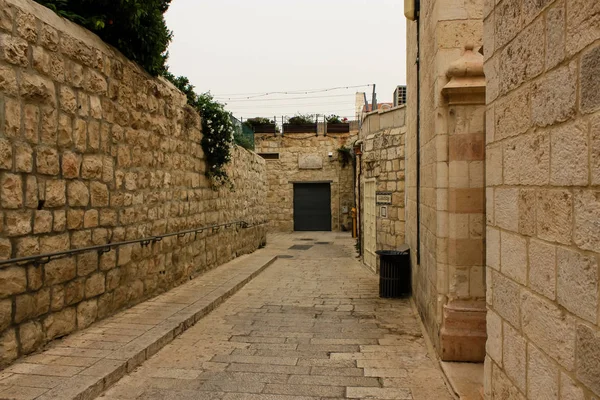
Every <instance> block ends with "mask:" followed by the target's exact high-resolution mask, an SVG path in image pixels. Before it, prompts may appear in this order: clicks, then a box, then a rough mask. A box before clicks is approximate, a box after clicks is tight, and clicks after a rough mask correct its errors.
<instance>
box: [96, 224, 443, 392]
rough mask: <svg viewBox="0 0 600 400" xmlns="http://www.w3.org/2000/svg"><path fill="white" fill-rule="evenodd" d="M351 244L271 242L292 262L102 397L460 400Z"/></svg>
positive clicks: (407, 317)
mask: <svg viewBox="0 0 600 400" xmlns="http://www.w3.org/2000/svg"><path fill="white" fill-rule="evenodd" d="M303 239H312V240H303ZM353 243H354V241H353V240H352V239H350V238H349V236H346V235H344V234H339V233H304V234H299V233H296V234H293V235H277V236H270V237H269V244H268V246H267V251H268V252H273V254H278V255H290V256H293V258H281V259H279V260H278V261H276V262H275V263H274V264H273V265H272V266H270V267H268V268H267V269H266V270H265V271H264V272H262V273H261V274H260V275H259V276H258V277H256V278H255V279H254V280H252V281H251V282H250V283H249V284H248V285H247V286H245V287H244V288H243V289H242V290H240V291H239V292H238V293H237V294H235V295H234V296H233V297H231V298H230V299H229V300H227V301H226V302H225V303H223V304H222V305H221V306H219V307H218V308H217V309H216V310H214V311H213V312H212V313H210V314H209V315H208V316H206V317H205V318H204V319H202V320H200V321H199V322H198V323H197V325H195V326H194V327H192V328H191V329H189V330H188V331H186V332H185V333H183V334H182V335H181V336H179V337H177V338H176V339H175V340H174V341H173V342H172V343H170V344H169V345H167V346H166V347H165V348H164V349H163V350H161V351H160V352H158V353H157V354H156V355H155V356H154V357H152V358H151V359H149V360H148V361H147V362H145V363H144V364H143V365H142V366H140V367H138V368H137V369H136V370H135V371H134V372H133V373H131V374H130V375H128V376H126V377H124V378H123V379H121V380H120V381H119V382H118V383H117V384H115V386H113V387H112V388H111V389H109V390H108V391H107V392H106V393H104V394H103V395H102V396H101V397H100V398H101V399H103V400H116V399H177V400H187V399H224V400H237V399H265V400H279V399H281V400H300V399H319V398H359V399H360V398H370V399H372V398H375V399H398V400H402V399H415V400H426V399H440V400H445V399H452V396H451V395H450V394H449V391H448V389H447V388H446V386H445V384H444V380H443V378H442V373H441V372H440V371H439V369H438V368H437V367H436V365H435V362H434V361H433V360H432V359H431V358H430V356H428V352H427V347H426V344H425V340H424V339H423V337H422V334H421V329H420V327H419V324H418V321H417V318H416V316H415V313H414V311H413V309H412V307H411V305H410V302H409V301H407V300H383V299H379V298H378V281H377V277H376V276H375V275H373V274H371V273H370V272H369V271H367V270H366V269H365V268H364V267H363V266H361V265H360V263H358V262H357V261H356V259H355V256H354V254H355V252H354V248H353ZM294 245H300V246H302V245H305V246H311V247H310V248H309V249H307V250H293V249H289V248H290V247H291V246H294Z"/></svg>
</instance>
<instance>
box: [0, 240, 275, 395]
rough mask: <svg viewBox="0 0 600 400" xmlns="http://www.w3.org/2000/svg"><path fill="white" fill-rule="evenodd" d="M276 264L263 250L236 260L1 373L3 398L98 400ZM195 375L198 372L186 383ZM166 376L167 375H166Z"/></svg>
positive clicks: (83, 331) (182, 373)
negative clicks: (115, 384)
mask: <svg viewBox="0 0 600 400" xmlns="http://www.w3.org/2000/svg"><path fill="white" fill-rule="evenodd" d="M276 259H277V256H276V255H275V254H273V253H272V252H269V251H266V250H259V251H257V252H255V253H254V254H251V255H246V256H242V257H239V258H237V259H235V260H233V261H231V262H229V263H227V264H225V265H222V266H220V267H218V268H216V269H214V270H211V271H209V272H207V273H205V274H203V275H201V276H199V277H197V278H195V279H193V280H191V281H190V282H187V283H185V284H183V285H181V286H179V287H177V288H174V289H172V290H171V291H169V292H167V293H164V294H162V295H159V296H158V297H155V298H153V299H150V300H148V301H146V302H143V303H141V304H138V305H136V306H134V307H132V308H130V309H128V310H125V311H122V312H120V313H118V314H116V315H114V316H112V317H109V318H107V319H105V320H103V321H99V322H97V323H95V324H93V325H92V326H90V327H89V328H87V329H84V330H82V331H79V332H76V333H73V334H71V335H69V336H67V337H65V338H64V339H62V340H59V341H56V342H54V343H51V344H50V345H49V346H48V347H47V348H46V349H45V350H44V351H42V352H40V353H38V354H34V355H31V356H28V357H25V358H23V359H21V360H19V361H18V362H17V363H15V364H13V365H11V366H10V367H8V368H6V369H5V370H3V371H2V372H0V399H20V400H21V399H22V400H30V399H37V400H51V399H52V400H60V399H64V400H73V399H77V400H80V399H81V400H83V399H93V398H95V397H96V396H98V395H99V394H100V393H102V391H104V390H106V389H108V388H109V387H110V386H111V385H113V384H114V383H115V382H117V381H119V379H121V378H122V377H123V376H125V375H126V374H127V373H128V372H131V371H132V370H134V369H135V368H136V367H137V366H138V365H140V364H142V363H143V362H144V361H145V360H147V359H148V358H150V357H152V356H153V355H154V354H156V353H158V352H159V351H160V350H161V349H162V348H163V347H165V346H166V345H167V344H169V343H171V342H172V341H173V340H174V339H175V338H176V337H178V336H179V335H181V334H182V333H183V332H184V331H186V330H187V329H189V328H191V327H192V326H193V325H194V324H196V323H197V322H198V321H200V320H201V319H202V318H203V317H204V316H206V315H207V314H208V313H209V312H211V311H212V310H214V309H215V308H216V307H217V306H218V305H219V304H221V303H222V302H223V301H224V300H225V299H227V298H228V297H230V296H231V295H233V294H234V293H235V292H237V291H238V290H239V289H241V288H242V287H243V286H244V285H245V284H246V283H248V282H249V281H250V280H251V279H253V278H254V277H256V276H257V275H258V274H259V273H260V272H262V271H263V270H264V269H265V268H266V267H268V266H269V265H271V264H272V263H273V262H274V261H275V260H276ZM225 365H227V364H225ZM223 368H224V367H223ZM185 372H186V370H183V369H182V370H179V371H170V370H169V373H170V374H171V375H172V374H174V373H175V374H176V375H177V377H180V378H181V377H182V376H183V377H185ZM198 375H199V372H198V373H197V374H193V373H192V375H189V376H193V377H194V378H196V377H198ZM168 377H169V376H168V374H167V376H162V378H168ZM263 386H264V384H261V387H260V390H262V388H263ZM215 388H216V387H215ZM256 390H258V388H257V389H256ZM223 392H224V393H225V392H226V390H223ZM151 398H169V397H168V396H167V397H161V393H160V391H158V392H156V393H154V394H152V396H151ZM206 398H208V397H206ZM181 399H182V397H178V400H181Z"/></svg>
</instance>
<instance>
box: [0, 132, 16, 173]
mask: <svg viewBox="0 0 600 400" xmlns="http://www.w3.org/2000/svg"><path fill="white" fill-rule="evenodd" d="M12 161H13V156H12V146H11V143H10V142H9V141H8V140H6V139H0V169H12V164H13V162H12Z"/></svg>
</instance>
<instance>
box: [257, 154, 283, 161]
mask: <svg viewBox="0 0 600 400" xmlns="http://www.w3.org/2000/svg"><path fill="white" fill-rule="evenodd" d="M258 155H259V156H261V157H262V158H264V159H265V160H279V153H258Z"/></svg>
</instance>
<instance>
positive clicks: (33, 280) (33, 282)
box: [27, 265, 44, 290]
mask: <svg viewBox="0 0 600 400" xmlns="http://www.w3.org/2000/svg"><path fill="white" fill-rule="evenodd" d="M43 272H44V271H43V268H42V267H41V266H36V265H31V266H29V267H27V288H28V289H29V290H39V289H40V288H41V287H42V285H43V284H44V277H43Z"/></svg>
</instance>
